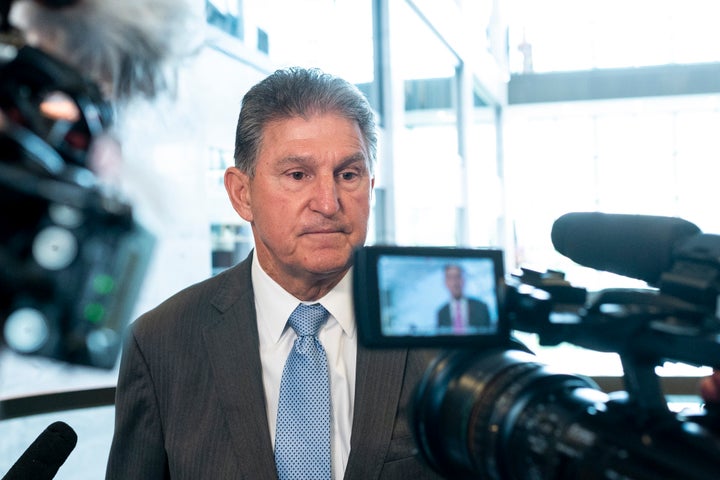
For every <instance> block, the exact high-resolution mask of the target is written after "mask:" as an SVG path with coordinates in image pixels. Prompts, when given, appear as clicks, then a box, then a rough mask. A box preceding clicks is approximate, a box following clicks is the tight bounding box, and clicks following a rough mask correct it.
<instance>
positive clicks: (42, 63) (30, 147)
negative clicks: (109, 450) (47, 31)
mask: <svg viewBox="0 0 720 480" xmlns="http://www.w3.org/2000/svg"><path fill="white" fill-rule="evenodd" d="M0 47H3V50H2V52H3V54H6V53H7V52H8V51H9V52H11V54H10V55H7V57H4V58H2V59H0V205H2V209H3V212H4V213H3V221H2V225H0V332H2V343H3V344H4V345H5V346H7V347H9V348H10V349H12V350H14V351H16V352H18V353H21V354H27V355H39V356H44V357H48V358H53V359H57V360H61V361H64V362H68V363H73V364H81V365H88V366H93V367H100V368H106V369H110V368H113V367H114V366H115V364H116V363H117V359H118V357H119V354H120V349H121V346H122V340H123V338H122V337H123V334H124V331H125V327H126V326H127V324H128V322H129V319H130V316H131V313H132V308H133V306H134V302H135V300H136V299H137V296H138V294H139V289H140V286H141V284H142V280H143V278H144V276H145V273H146V270H147V267H148V265H149V260H150V256H151V252H152V249H153V246H154V237H153V235H152V234H150V233H149V232H148V231H147V230H145V229H144V228H142V226H140V225H139V224H138V223H137V222H136V221H135V218H134V216H133V210H132V208H131V206H130V205H129V203H127V202H126V201H125V200H124V199H123V198H121V196H120V195H118V194H117V192H113V191H111V190H110V189H108V188H107V186H105V185H103V184H102V182H101V181H100V180H99V178H98V175H96V173H95V171H94V170H93V168H92V166H91V160H90V156H91V149H92V148H93V146H94V145H95V142H96V141H97V140H98V139H99V138H100V137H101V136H103V135H105V134H106V133H107V130H108V129H109V127H110V124H111V121H112V111H111V108H110V106H109V104H108V103H107V102H106V101H105V100H104V99H103V97H102V95H101V94H100V91H99V90H98V88H97V87H96V85H95V84H93V83H92V82H90V81H88V80H87V79H86V78H84V77H83V76H82V75H81V74H80V73H78V72H77V71H76V70H74V69H72V68H70V67H69V66H68V65H66V64H64V63H63V62H61V61H59V60H57V59H56V58H54V57H52V56H50V55H48V54H46V53H44V52H43V51H41V50H39V49H36V48H33V47H29V46H23V47H21V48H15V47H12V46H11V45H6V44H2V43H0Z"/></svg>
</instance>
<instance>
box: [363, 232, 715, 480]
mask: <svg viewBox="0 0 720 480" xmlns="http://www.w3.org/2000/svg"><path fill="white" fill-rule="evenodd" d="M449 265H456V266H459V267H460V269H461V270H462V271H463V272H464V278H463V282H462V283H463V286H464V287H465V288H464V292H463V294H462V295H458V292H457V290H458V289H457V286H455V292H454V293H452V292H451V291H452V288H451V286H452V283H453V281H454V280H453V279H452V278H450V276H449V275H448V274H447V273H444V272H447V270H446V269H447V268H449V267H448V266H449ZM452 268H454V267H452ZM691 270H692V269H691ZM686 271H687V269H686ZM703 271H704V273H703V275H705V276H707V275H706V273H707V272H706V269H703ZM353 272H354V273H353V286H354V287H353V288H354V295H355V309H356V316H357V319H358V332H359V339H360V341H361V342H363V343H364V344H365V345H367V346H370V347H379V348H387V347H427V348H444V349H445V351H444V353H443V354H441V355H440V356H439V357H437V358H436V359H435V361H434V362H433V363H432V364H431V365H430V366H429V368H428V370H427V371H426V373H425V375H424V377H423V379H422V380H421V381H420V383H419V384H418V386H417V388H416V392H415V397H414V400H413V404H412V406H411V408H412V413H411V420H410V421H411V429H412V431H413V433H414V436H415V441H416V443H417V445H418V448H419V450H420V452H421V454H422V456H423V458H424V459H425V460H426V462H427V463H428V464H429V465H430V466H431V467H433V468H434V469H435V470H436V471H437V472H438V473H440V474H442V475H444V476H446V477H447V478H482V479H580V478H582V479H678V478H683V479H711V478H717V476H718V473H719V472H720V416H718V415H719V412H717V411H714V410H713V409H710V408H708V409H705V410H699V411H698V412H695V413H693V414H692V415H690V414H679V413H674V412H671V411H670V409H669V408H668V404H667V401H666V399H665V397H664V394H663V392H662V389H661V384H660V379H659V377H658V376H657V375H656V374H655V367H656V366H658V365H662V363H663V362H664V361H678V362H684V363H689V364H692V365H697V366H710V367H715V368H717V367H720V343H719V341H720V340H719V339H720V336H719V335H720V322H719V321H718V318H717V316H716V312H715V311H714V310H713V309H712V308H711V307H710V305H709V303H708V302H696V301H687V300H686V299H684V298H679V297H678V296H676V295H675V294H673V295H669V294H666V293H664V292H663V290H662V289H660V290H657V289H650V288H648V289H610V290H604V291H600V292H596V293H592V294H590V293H588V292H587V291H586V290H585V289H583V288H578V287H574V286H572V285H570V284H569V283H568V282H567V281H565V279H564V275H563V274H562V273H561V272H553V271H549V272H535V271H531V270H521V271H520V272H518V273H516V274H514V275H510V276H506V275H505V274H504V272H503V261H502V251H501V250H499V249H467V248H465V249H463V248H439V247H427V248H425V247H389V246H371V247H363V248H361V249H358V250H357V251H356V253H355V266H354V271H353ZM682 283H684V284H685V285H689V284H692V283H693V282H691V281H686V282H682ZM696 283H697V282H696ZM443 284H445V285H443ZM675 291H677V289H675V290H674V292H675ZM448 297H453V298H455V297H458V298H459V297H464V298H467V297H477V298H478V299H479V300H481V301H483V302H484V303H485V304H486V305H487V307H488V311H489V312H490V318H491V322H490V325H491V327H489V328H476V329H472V328H467V326H468V323H469V321H468V318H467V317H468V313H469V310H470V309H469V308H468V307H467V306H464V307H462V308H464V310H465V319H464V321H465V326H466V328H464V329H463V328H461V327H458V328H457V329H453V330H448V329H447V328H442V327H440V325H441V324H442V322H441V320H440V319H439V312H440V310H441V308H442V307H441V306H440V305H441V304H442V303H443V302H445V301H447V299H448ZM467 302H468V301H467V300H463V301H462V303H464V305H467ZM451 303H461V302H451ZM431 305H432V306H431ZM461 316H462V315H461ZM460 323H461V322H460ZM513 331H523V332H530V333H535V334H537V335H538V338H539V340H540V343H541V344H544V345H555V344H559V343H561V342H568V343H572V344H575V345H578V346H581V347H584V348H589V349H592V350H597V351H604V352H615V353H618V354H619V356H620V358H621V361H622V365H623V369H624V378H623V379H624V382H625V387H626V390H625V391H622V392H614V393H611V394H606V393H604V392H602V391H601V390H600V389H599V388H598V386H597V385H596V384H595V383H594V382H593V381H592V380H591V379H589V378H586V377H584V376H581V375H577V374H574V373H572V372H569V373H568V372H567V371H563V370H562V369H558V368H555V367H553V366H548V365H545V364H542V363H540V362H539V361H537V359H536V358H535V357H534V356H533V355H532V353H531V352H530V351H529V349H528V348H527V347H526V346H525V345H523V344H522V343H521V342H519V341H517V340H515V339H514V338H513V336H512V333H513Z"/></svg>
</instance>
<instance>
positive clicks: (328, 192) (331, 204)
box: [310, 175, 340, 216]
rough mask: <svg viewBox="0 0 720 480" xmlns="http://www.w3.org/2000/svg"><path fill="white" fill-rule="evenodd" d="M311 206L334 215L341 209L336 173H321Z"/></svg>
mask: <svg viewBox="0 0 720 480" xmlns="http://www.w3.org/2000/svg"><path fill="white" fill-rule="evenodd" d="M310 208H312V209H313V210H315V211H317V212H320V213H322V214H323V215H325V216H331V215H334V214H335V213H337V211H338V210H339V209H340V199H339V198H338V190H337V184H336V182H335V176H334V175H320V176H318V177H317V178H316V180H315V182H314V185H313V192H312V198H311V200H310Z"/></svg>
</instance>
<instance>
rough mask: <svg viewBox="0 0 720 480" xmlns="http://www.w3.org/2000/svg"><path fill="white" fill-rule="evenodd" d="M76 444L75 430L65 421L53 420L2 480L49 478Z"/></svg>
mask: <svg viewBox="0 0 720 480" xmlns="http://www.w3.org/2000/svg"><path fill="white" fill-rule="evenodd" d="M76 444H77V434H76V433H75V430H73V429H72V428H71V427H70V426H69V425H68V424H67V423H65V422H55V423H53V424H51V425H50V426H48V427H47V428H46V429H45V430H44V431H43V432H42V433H41V434H40V435H38V437H37V438H36V439H35V441H34V442H33V443H31V444H30V446H29V447H28V448H27V450H25V452H24V453H23V454H22V455H21V456H20V458H19V459H18V460H17V462H15V464H14V465H13V466H12V467H11V468H10V470H9V471H8V472H7V474H6V475H5V476H4V477H3V478H2V480H21V479H22V480H27V479H33V480H45V479H51V478H53V477H55V474H56V473H57V471H58V469H60V467H61V466H62V464H63V463H65V460H67V458H68V456H70V452H72V451H73V449H74V448H75V445H76Z"/></svg>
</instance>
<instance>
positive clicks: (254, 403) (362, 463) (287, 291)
mask: <svg viewBox="0 0 720 480" xmlns="http://www.w3.org/2000/svg"><path fill="white" fill-rule="evenodd" d="M375 156H376V132H375V124H374V119H373V113H372V111H371V109H370V107H369V105H368V104H367V101H366V100H365V98H364V97H363V96H362V94H361V93H360V92H359V91H358V90H357V89H356V88H355V87H354V86H352V85H351V84H349V83H348V82H345V81H343V80H341V79H338V78H336V77H331V76H329V75H326V74H322V73H321V72H318V71H315V70H305V69H288V70H282V71H278V72H275V73H274V74H273V75H271V76H269V77H268V78H266V79H265V80H263V81H262V82H260V83H259V84H258V85H256V86H255V87H253V88H252V89H251V90H250V91H249V92H248V93H247V94H246V95H245V97H244V99H243V106H242V109H241V112H240V117H239V120H238V126H237V133H236V148H235V166H234V167H230V168H228V169H227V171H226V174H225V186H226V189H227V191H228V195H229V197H230V201H231V203H232V205H233V207H234V209H235V210H236V211H237V212H238V214H239V215H240V216H241V217H242V218H243V219H245V220H246V221H248V222H249V223H250V225H251V226H252V231H253V236H254V242H255V249H254V251H253V252H252V253H251V254H250V255H249V256H248V258H247V259H246V260H245V261H243V262H241V263H240V264H238V265H237V266H235V267H233V268H230V269H229V270H226V271H225V272H223V273H221V274H219V275H217V276H215V277H213V278H211V279H208V280H206V281H203V282H201V283H199V284H196V285H194V286H191V287H189V288H187V289H185V290H183V291H181V292H180V293H178V294H176V295H174V296H173V297H171V298H170V299H168V300H167V301H165V302H164V303H162V304H161V305H159V306H158V307H156V308H155V309H153V310H152V311H150V312H148V313H146V314H144V315H143V316H141V317H140V318H139V319H138V320H137V321H136V322H134V324H133V326H132V328H131V332H130V335H129V337H128V338H127V340H126V346H125V350H124V353H123V356H122V361H121V367H120V374H119V380H118V386H117V398H116V422H115V434H114V437H113V443H112V447H111V452H110V458H109V462H108V467H107V478H108V479H115V478H122V479H128V478H133V479H135V478H137V479H143V480H146V479H168V478H172V479H198V478H213V479H235V478H247V479H253V480H255V479H276V478H278V473H277V470H276V462H275V458H274V447H275V445H276V443H277V442H276V440H277V435H276V434H275V432H276V428H275V427H276V419H277V418H278V417H279V413H278V411H279V409H280V407H279V397H280V396H281V395H280V390H281V388H280V387H281V385H280V384H281V376H283V366H284V364H285V362H286V359H287V358H288V356H289V353H290V352H291V350H293V348H294V347H293V344H294V342H295V340H296V338H297V335H296V334H295V331H294V328H295V327H294V326H293V327H292V328H290V326H287V321H288V317H289V316H290V314H291V312H293V310H294V309H295V308H296V307H297V306H298V305H299V304H315V303H319V304H321V305H322V306H323V307H324V308H325V309H326V310H327V311H328V312H329V317H328V318H327V321H326V323H325V324H324V326H323V327H322V329H321V330H320V332H319V333H318V335H317V340H318V341H319V342H320V343H321V344H322V346H323V347H324V352H325V353H326V357H327V364H328V374H327V376H328V377H329V384H330V390H331V393H330V395H331V402H330V405H331V420H330V440H329V442H330V443H331V448H330V452H331V454H329V455H330V457H329V458H331V460H330V459H328V461H327V462H326V463H327V464H329V466H328V471H329V472H331V474H332V478H334V479H336V480H339V479H341V478H345V479H362V480H367V479H401V478H402V479H405V478H413V479H423V478H438V477H437V476H436V475H435V473H434V472H432V471H431V470H430V469H429V468H428V467H426V466H425V465H424V464H423V463H422V462H421V461H420V460H419V459H418V458H417V457H416V449H415V446H414V442H413V440H412V436H411V434H410V429H409V426H408V419H407V415H408V404H409V402H411V398H412V391H413V388H414V386H415V384H416V383H417V381H418V380H419V379H420V377H421V375H422V373H423V372H424V371H425V368H426V366H427V364H428V362H429V360H430V359H431V356H432V355H431V353H430V352H422V351H413V350H405V349H401V350H367V349H365V348H363V346H362V345H358V343H357V333H356V326H355V321H354V316H353V309H352V297H351V290H352V289H351V287H350V284H349V278H350V275H348V272H349V270H350V267H351V259H352V251H353V249H354V248H356V247H358V246H361V245H362V244H363V243H364V242H365V237H366V232H367V223H368V217H369V212H370V200H371V193H372V188H373V184H374V175H373V169H374V163H375ZM283 381H284V380H283ZM310 403H312V402H310ZM277 423H280V422H279V421H277ZM308 428H310V427H308ZM303 460H304V458H298V462H297V463H298V464H300V463H302V462H303ZM299 478H308V477H306V476H301V477H299ZM325 478H329V474H328V475H326V477H325Z"/></svg>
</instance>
